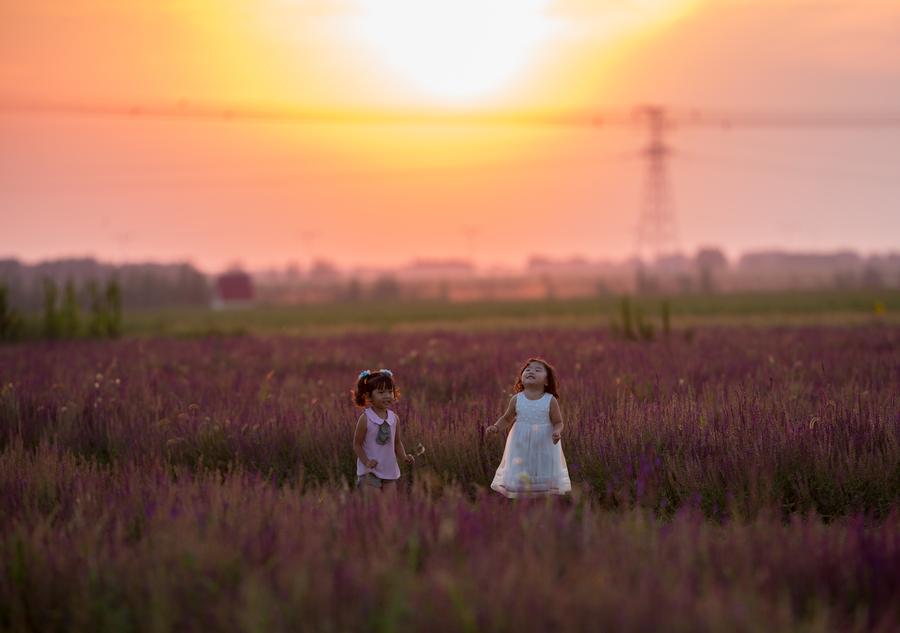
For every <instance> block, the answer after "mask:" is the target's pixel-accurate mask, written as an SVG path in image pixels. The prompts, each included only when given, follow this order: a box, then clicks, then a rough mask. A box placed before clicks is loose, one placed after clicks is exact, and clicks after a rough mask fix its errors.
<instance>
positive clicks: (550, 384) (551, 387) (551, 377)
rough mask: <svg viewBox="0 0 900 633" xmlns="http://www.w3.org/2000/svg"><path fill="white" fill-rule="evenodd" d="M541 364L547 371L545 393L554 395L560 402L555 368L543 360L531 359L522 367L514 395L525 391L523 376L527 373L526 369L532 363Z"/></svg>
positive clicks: (514, 388)
mask: <svg viewBox="0 0 900 633" xmlns="http://www.w3.org/2000/svg"><path fill="white" fill-rule="evenodd" d="M535 362H537V363H540V364H541V365H543V366H544V369H546V370H547V386H546V387H544V391H546V392H547V393H550V394H553V396H554V397H556V399H557V400H559V386H558V385H559V382H558V381H557V379H556V370H555V369H554V368H553V365H551V364H550V363H548V362H547V361H545V360H544V359H543V358H529V359H528V360H526V361H525V364H524V365H522V368H521V369H520V370H519V375H518V376H516V384H515V385H514V386H513V393H519V392H520V391H525V385H523V384H522V374H523V373H524V372H525V369H526V368H527V367H528V365H530V364H531V363H535Z"/></svg>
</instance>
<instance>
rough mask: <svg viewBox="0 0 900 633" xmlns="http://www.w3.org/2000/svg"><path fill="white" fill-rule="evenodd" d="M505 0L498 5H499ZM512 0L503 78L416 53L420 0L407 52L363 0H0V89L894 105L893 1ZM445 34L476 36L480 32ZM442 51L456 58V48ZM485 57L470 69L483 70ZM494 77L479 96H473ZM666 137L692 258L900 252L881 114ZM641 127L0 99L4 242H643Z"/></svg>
mask: <svg viewBox="0 0 900 633" xmlns="http://www.w3.org/2000/svg"><path fill="white" fill-rule="evenodd" d="M385 1H386V2H388V4H394V5H396V7H399V9H403V8H404V7H405V6H406V5H403V4H402V2H401V1H400V0H396V2H393V3H392V2H389V1H388V0H385ZM504 1H505V0H500V1H499V2H498V4H497V5H496V7H497V12H499V11H500V8H503V7H506V9H504V10H513V9H512V7H513V5H514V4H515V3H506V4H504ZM463 4H464V3H463ZM524 5H529V6H530V5H533V6H531V8H530V10H531V11H532V12H531V13H529V14H527V15H525V14H523V15H522V16H519V17H518V18H516V20H518V21H510V22H509V24H510V25H512V26H511V27H510V28H509V29H507V31H516V33H520V34H521V36H522V37H520V38H519V39H509V40H504V41H503V42H500V41H498V42H497V49H496V50H503V51H505V52H509V51H512V50H514V47H519V48H521V51H522V60H524V61H522V62H521V67H520V68H518V69H517V70H516V69H513V62H514V61H515V60H513V59H512V58H510V59H508V60H504V59H498V61H497V65H496V68H494V71H495V72H494V75H491V74H485V75H484V76H483V77H481V80H482V84H472V85H471V86H469V85H465V84H464V83H459V82H457V78H455V77H453V70H454V69H453V68H452V67H447V64H452V63H454V57H452V56H451V57H447V58H442V57H440V56H439V53H440V52H441V51H439V50H435V51H426V50H425V48H426V47H427V46H429V43H428V41H427V37H425V36H427V35H428V34H429V33H428V31H427V28H432V27H430V26H428V25H427V24H425V23H426V22H427V20H428V17H427V15H425V14H422V15H410V18H409V19H410V20H412V19H413V18H415V19H416V20H417V22H416V24H415V25H413V24H412V23H410V24H408V25H405V26H404V30H403V31H402V32H401V34H402V35H404V36H405V35H406V34H407V33H410V34H411V35H410V41H409V43H408V45H409V46H410V47H412V48H407V49H397V50H393V51H387V52H385V51H382V54H381V55H379V53H378V52H377V50H376V49H375V48H373V47H376V48H377V46H379V45H380V44H379V43H378V31H377V29H378V28H381V27H380V24H381V23H380V22H377V21H371V22H363V23H362V24H363V25H364V26H365V27H366V28H368V29H369V30H370V31H371V33H369V34H368V35H367V34H366V33H365V32H363V31H360V28H359V24H358V23H357V22H354V20H357V21H358V18H359V17H360V16H366V15H367V14H366V11H368V10H369V9H370V8H371V7H372V6H374V5H372V4H371V3H367V2H363V1H362V0H360V1H359V2H354V1H353V0H340V1H338V0H334V1H328V0H315V1H313V0H309V1H303V0H296V1H293V2H292V1H290V0H267V1H266V2H261V3H258V4H254V5H253V8H250V6H249V5H245V4H244V3H239V2H236V1H235V2H223V3H213V2H206V1H202V0H185V1H183V2H179V3H170V4H167V5H164V6H163V5H160V4H159V3H151V2H144V1H141V2H134V3H130V4H127V5H126V4H122V3H114V2H109V1H106V0H92V1H83V2H73V3H69V4H67V5H65V8H60V7H58V6H57V3H54V2H49V0H41V1H39V2H34V3H28V4H22V5H21V6H19V5H10V4H7V5H4V6H3V7H2V8H0V53H2V54H0V60H2V61H0V101H5V102H8V101H10V100H18V99H37V100H42V99H43V100H61V101H65V100H74V101H77V100H83V101H89V102H97V103H127V102H137V103H155V102H169V103H173V102H175V101H177V100H178V99H182V98H184V99H189V100H190V101H191V102H197V103H202V102H213V103H223V104H229V103H231V104H236V105H240V104H255V103H263V104H265V103H269V104H280V105H291V106H297V107H315V108H328V107H331V108H363V109H364V108H366V107H414V108H426V109H427V108H442V109H446V108H459V107H463V108H468V109H470V110H477V109H479V108H503V109H515V108H524V109H543V110H569V109H572V110H586V109H594V108H596V109H608V108H619V109H621V108H627V107H630V106H632V105H635V104H640V103H646V102H653V103H660V104H663V105H668V106H672V107H697V108H706V109H715V110H723V109H724V110H735V111H748V110H756V109H763V110H773V111H777V110H784V109H790V110H804V111H821V112H834V111H882V112H885V111H893V112H895V113H900V5H897V3H896V2H889V1H887V0H884V1H882V0H871V1H869V2H808V1H805V0H804V1H800V0H796V1H791V2H776V1H775V0H759V1H758V2H742V1H737V0H718V1H712V0H707V1H703V0H698V1H691V0H668V1H666V0H643V1H641V2H637V1H633V2H630V3H625V2H607V3H590V2H584V1H582V0H564V1H562V2H540V1H538V0H533V1H532V0H528V1H527V2H524V3H523V6H524ZM436 6H437V5H436ZM399 9H398V10H399ZM373 10H375V9H373ZM397 15H406V14H402V13H401V14H397ZM511 15H512V14H511ZM382 17H384V16H382ZM387 17H388V18H392V19H393V20H394V22H396V21H397V20H396V17H395V16H394V17H392V16H390V15H388V16H387ZM500 19H503V20H512V18H510V17H503V16H500V17H498V15H487V14H486V15H485V18H484V20H485V21H484V24H483V25H482V26H484V27H485V29H487V27H490V26H492V23H491V20H500ZM541 20H543V22H541ZM389 24H390V23H389ZM498 24H499V23H498ZM348 25H349V26H348ZM493 26H496V24H493ZM544 26H546V28H543V27H544ZM513 27H515V28H513ZM385 28H396V25H394V26H390V25H389V26H388V27H385ZM542 28H543V30H542ZM417 29H418V30H417ZM529 29H531V30H529ZM483 30H484V29H483ZM488 30H489V29H488ZM495 30H496V29H495ZM498 32H499V31H498ZM373 33H374V35H372V34H373ZM423 34H424V35H423ZM370 35H371V36H372V37H369V36H370ZM462 35H465V36H466V37H471V38H475V39H474V40H472V41H474V42H476V43H478V42H480V41H481V40H478V39H477V38H479V37H488V36H487V35H484V34H483V33H482V32H481V31H473V32H472V33H466V32H463V33H462ZM413 36H417V37H418V38H419V39H416V37H413ZM498 37H499V36H498ZM367 38H368V39H367ZM373 38H374V39H373ZM423 38H424V39H423ZM394 39H397V38H394ZM463 39H464V38H463ZM370 40H371V41H370ZM501 44H503V46H501ZM447 45H448V46H450V47H451V48H450V49H448V50H451V52H452V51H453V50H454V49H453V48H452V47H453V46H455V43H454V42H449V43H448V44H447ZM416 46H419V47H421V48H422V50H423V58H425V59H432V58H433V60H432V61H430V62H429V63H431V64H433V65H434V72H433V73H430V72H429V69H428V68H427V67H426V68H424V69H423V67H422V66H421V65H419V66H414V65H413V66H409V67H404V63H405V61H404V60H406V61H408V60H409V58H410V57H411V54H410V53H409V51H414V50H417V49H416V48H415V47H416ZM473 46H474V45H473ZM485 46H487V48H485V49H484V50H485V51H487V52H486V53H485V55H488V56H490V55H491V49H490V42H488V44H486V45H485ZM529 47H530V48H529ZM460 50H461V51H463V52H464V51H465V50H466V48H465V46H462V47H461V48H460ZM515 50H518V49H515ZM426 52H427V53H429V54H431V53H433V55H432V57H428V56H427V55H426V54H425V53H426ZM504 54H505V53H504ZM477 61H478V60H477V59H476V60H475V62H476V66H470V67H467V69H468V70H470V71H471V72H475V71H474V69H476V68H477ZM501 62H502V63H501ZM511 69H512V70H511ZM423 70H424V71H425V72H424V74H423ZM502 72H507V75H506V76H505V78H503V77H501V76H500V73H502ZM416 73H419V74H418V75H417V74H416ZM440 73H445V75H441V74H440ZM432 76H433V77H436V78H437V79H436V80H435V83H434V85H433V86H430V87H429V86H428V85H427V83H428V80H429V78H430V77H432ZM441 77H444V79H441ZM451 80H452V81H451ZM490 81H496V82H497V83H498V88H497V89H496V90H493V91H491V90H485V91H484V92H483V94H477V95H475V96H472V94H471V93H472V91H475V89H476V88H477V89H483V88H484V87H485V86H488V87H489V83H490ZM423 82H424V83H423ZM429 88H435V89H437V90H436V91H431V92H429ZM442 90H443V93H444V94H443V95H442V94H441V91H442ZM467 91H468V92H467ZM669 141H670V143H671V144H672V146H673V148H674V150H675V156H674V157H673V159H672V161H671V162H670V166H671V171H670V183H671V187H672V195H673V202H674V209H675V213H676V217H677V221H678V234H679V238H680V239H679V244H680V247H681V250H683V251H684V252H686V253H687V254H691V253H693V252H694V251H695V250H696V249H697V248H698V247H700V246H704V245H715V246H720V247H722V248H724V249H725V250H726V252H727V253H728V254H729V255H731V256H735V255H737V254H738V253H741V252H745V251H748V250H754V249H763V248H776V247H780V248H787V249H794V250H834V249H838V248H851V249H855V250H858V251H860V252H861V253H863V254H868V253H873V252H886V251H890V250H896V249H897V248H898V247H900V240H898V238H897V236H898V235H900V178H898V177H897V176H898V175H900V128H898V127H894V128H890V129H867V130H812V129H799V130H784V129H777V130H768V131H762V130H743V129H732V130H720V129H708V130H689V129H683V130H674V131H673V132H672V134H671V135H670V137H669ZM645 143H646V138H645V133H644V131H643V130H641V129H628V128H617V129H606V128H601V129H598V130H596V131H593V130H586V129H556V128H534V129H518V128H491V129H485V128H472V129H459V128H453V129H430V128H425V127H403V128H397V127H363V126H338V125H297V124H288V123H260V122H246V121H233V122H225V121H190V120H165V119H158V120H152V119H136V120H127V119H124V120H123V119H115V118H102V117H73V116H60V115H53V116H36V115H33V114H31V115H30V114H21V113H10V112H0V219H2V223H3V232H2V239H0V257H4V256H11V257H18V258H21V259H23V260H26V261H30V262H33V261H36V260H38V259H44V258H51V257H60V256H77V255H91V256H95V257H98V258H100V259H104V260H111V261H124V260H128V261H136V260H148V259H153V260H161V261H172V260H180V259H188V260H190V261H192V262H194V263H195V264H196V265H198V266H199V267H201V268H202V269H204V270H216V269H220V268H223V267H225V266H227V265H228V264H229V263H230V262H233V261H235V260H239V261H241V262H243V263H244V264H245V265H246V266H248V267H251V268H256V269H258V268H263V267H267V266H283V265H284V264H285V263H287V262H290V261H297V262H299V263H301V264H302V265H307V264H308V262H309V261H311V260H312V259H329V260H332V261H335V262H338V263H340V264H341V265H343V266H347V267H352V266H354V265H358V264H377V263H385V264H387V265H391V266H396V265H402V264H404V263H406V262H408V261H410V260H412V259H415V258H421V257H435V258H450V257H461V258H467V259H473V260H475V261H476V262H477V263H478V264H479V265H482V266H485V265H491V264H494V263H502V264H505V265H511V266H518V265H521V264H522V263H523V262H524V261H525V260H526V259H527V258H528V257H529V256H531V255H534V254H541V255H546V256H550V257H557V258H568V257H571V256H575V255H581V256H584V257H587V258H589V259H601V258H608V259H622V258H624V257H627V256H628V255H629V254H630V253H631V251H632V247H633V243H634V226H635V222H636V221H637V213H638V209H639V204H640V202H641V195H642V186H643V178H644V171H645V168H644V165H643V163H642V162H641V160H640V158H639V157H638V155H637V152H639V150H640V149H641V148H642V147H643V145H644V144H645Z"/></svg>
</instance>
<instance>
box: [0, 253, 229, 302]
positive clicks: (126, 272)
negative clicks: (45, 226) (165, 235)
mask: <svg viewBox="0 0 900 633" xmlns="http://www.w3.org/2000/svg"><path fill="white" fill-rule="evenodd" d="M111 279H115V280H116V286H117V287H118V289H119V292H120V296H121V302H122V304H123V305H124V306H125V307H126V308H127V309H128V310H141V309H154V308H168V307H188V306H207V305H209V303H210V300H211V298H212V290H211V287H210V283H209V281H208V279H207V278H206V276H205V275H204V274H203V273H201V272H200V271H198V270H197V269H196V268H194V267H193V266H191V265H190V264H186V263H184V264H125V265H119V266H116V265H111V264H103V263H101V262H98V261H96V260H94V259H92V258H84V259H62V260H55V261H48V262H42V263H39V264H34V265H28V264H23V263H21V262H19V261H17V260H0V284H3V285H4V286H5V288H6V302H7V305H8V306H12V307H13V308H15V309H16V310H17V311H19V312H20V313H23V314H32V315H34V314H37V313H40V312H42V311H43V310H44V309H45V305H46V301H47V289H46V285H45V284H46V281H47V280H51V281H53V282H54V283H55V284H56V285H57V286H58V287H61V288H63V290H62V294H63V301H64V300H65V292H66V291H65V285H66V284H69V283H71V284H73V286H77V287H78V288H80V291H79V292H80V294H81V295H83V296H79V297H78V299H79V300H80V301H81V302H82V303H84V304H85V305H86V306H87V304H89V303H90V302H91V298H90V294H91V291H90V284H91V283H92V282H93V283H95V284H98V285H100V286H103V285H104V284H106V283H108V281H109V280H111ZM73 292H74V291H73Z"/></svg>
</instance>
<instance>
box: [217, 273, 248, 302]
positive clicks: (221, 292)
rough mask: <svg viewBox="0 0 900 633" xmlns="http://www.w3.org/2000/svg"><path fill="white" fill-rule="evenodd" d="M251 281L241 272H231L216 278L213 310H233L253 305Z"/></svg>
mask: <svg viewBox="0 0 900 633" xmlns="http://www.w3.org/2000/svg"><path fill="white" fill-rule="evenodd" d="M254 298H255V293H254V291H253V279H251V278H250V275H248V274H247V273H245V272H243V271H241V270H232V271H229V272H227V273H224V274H221V275H219V276H218V277H216V291H215V294H214V296H213V308H216V309H221V308H233V307H243V306H248V305H250V304H251V303H253V300H254Z"/></svg>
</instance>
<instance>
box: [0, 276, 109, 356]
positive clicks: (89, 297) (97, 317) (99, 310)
mask: <svg viewBox="0 0 900 633" xmlns="http://www.w3.org/2000/svg"><path fill="white" fill-rule="evenodd" d="M43 293H44V297H43V299H44V301H43V310H42V311H41V312H40V314H39V315H35V316H32V317H30V318H28V317H24V316H23V315H22V314H21V313H20V312H19V311H18V310H16V309H15V308H13V307H12V306H11V305H10V303H9V291H8V289H7V288H6V286H5V285H3V284H0V340H2V341H19V340H24V339H35V338H39V339H46V340H58V339H73V338H82V337H89V338H116V337H118V336H119V335H121V334H122V291H121V288H120V286H119V282H118V281H117V280H116V279H114V278H113V279H108V280H107V281H106V282H105V284H102V285H101V284H98V283H97V282H96V281H93V280H91V281H89V282H87V283H86V284H85V285H84V286H83V287H82V288H81V289H80V292H79V290H78V289H76V286H75V284H74V283H73V282H72V281H71V280H68V281H66V283H65V285H64V286H63V289H62V292H61V293H60V289H59V287H58V286H57V284H56V282H55V281H54V280H53V279H49V278H48V279H44V281H43Z"/></svg>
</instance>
